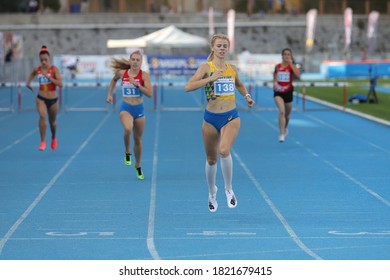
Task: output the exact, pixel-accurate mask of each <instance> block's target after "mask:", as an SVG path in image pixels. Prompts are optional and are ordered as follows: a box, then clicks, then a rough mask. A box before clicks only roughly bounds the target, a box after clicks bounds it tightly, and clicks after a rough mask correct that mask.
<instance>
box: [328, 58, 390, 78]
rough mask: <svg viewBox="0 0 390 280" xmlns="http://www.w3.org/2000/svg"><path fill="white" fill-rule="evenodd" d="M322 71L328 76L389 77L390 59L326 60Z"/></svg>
mask: <svg viewBox="0 0 390 280" xmlns="http://www.w3.org/2000/svg"><path fill="white" fill-rule="evenodd" d="M321 73H322V74H323V75H324V76H325V77H327V78H356V77H370V76H371V77H373V76H375V77H389V76H390V60H366V61H324V62H323V63H322V64H321Z"/></svg>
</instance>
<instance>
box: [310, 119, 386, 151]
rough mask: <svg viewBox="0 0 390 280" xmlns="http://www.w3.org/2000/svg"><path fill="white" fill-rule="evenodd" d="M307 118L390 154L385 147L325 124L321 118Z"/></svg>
mask: <svg viewBox="0 0 390 280" xmlns="http://www.w3.org/2000/svg"><path fill="white" fill-rule="evenodd" d="M306 117H307V118H309V119H312V120H314V121H316V122H317V123H320V124H322V125H323V126H326V127H329V128H331V129H333V130H336V131H338V132H340V133H343V134H345V135H348V136H350V137H353V138H355V139H357V140H359V141H360V142H363V143H364V144H367V145H370V146H372V147H373V148H375V149H378V150H381V151H383V152H385V153H387V154H390V150H388V149H386V148H384V147H381V146H379V145H377V144H375V143H372V142H370V141H367V140H365V139H362V138H361V137H358V136H356V135H354V134H352V133H350V132H348V131H346V130H344V129H340V128H338V127H337V126H334V125H332V124H329V123H327V122H325V121H323V120H321V119H319V118H316V117H314V116H310V115H307V116H306Z"/></svg>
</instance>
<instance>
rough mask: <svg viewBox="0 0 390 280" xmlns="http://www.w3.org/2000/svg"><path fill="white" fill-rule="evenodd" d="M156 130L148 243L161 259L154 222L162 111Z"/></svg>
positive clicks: (151, 253)
mask: <svg viewBox="0 0 390 280" xmlns="http://www.w3.org/2000/svg"><path fill="white" fill-rule="evenodd" d="M154 131H155V132H156V136H155V139H154V151H153V171H152V186H151V191H150V205H149V221H148V236H147V239H146V244H147V247H148V250H149V253H150V255H151V256H152V258H153V259H154V260H160V259H161V258H160V256H159V254H158V252H157V249H156V246H155V245H154V224H155V215H156V187H157V163H158V141H159V136H160V112H159V111H158V112H157V116H156V126H155V129H154Z"/></svg>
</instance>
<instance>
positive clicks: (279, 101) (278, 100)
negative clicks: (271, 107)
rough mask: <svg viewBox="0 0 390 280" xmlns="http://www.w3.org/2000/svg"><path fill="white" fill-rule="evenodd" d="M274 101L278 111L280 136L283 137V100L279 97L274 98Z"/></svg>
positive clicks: (284, 111)
mask: <svg viewBox="0 0 390 280" xmlns="http://www.w3.org/2000/svg"><path fill="white" fill-rule="evenodd" d="M274 101H275V104H276V107H278V111H279V116H278V123H279V131H280V135H284V132H285V131H284V130H285V128H286V108H285V105H284V100H283V98H281V97H280V96H275V97H274Z"/></svg>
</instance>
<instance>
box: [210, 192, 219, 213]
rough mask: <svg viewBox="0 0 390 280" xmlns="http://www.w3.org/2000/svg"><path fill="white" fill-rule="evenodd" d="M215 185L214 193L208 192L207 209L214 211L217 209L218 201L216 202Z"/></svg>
mask: <svg viewBox="0 0 390 280" xmlns="http://www.w3.org/2000/svg"><path fill="white" fill-rule="evenodd" d="M217 191H218V189H217V187H215V193H214V194H211V193H209V210H210V212H215V211H217V209H218V202H217Z"/></svg>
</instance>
